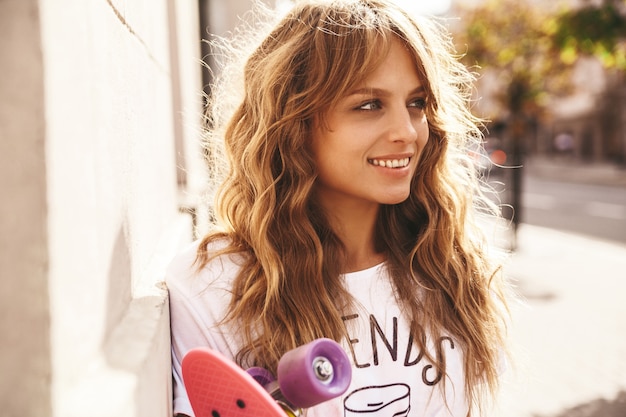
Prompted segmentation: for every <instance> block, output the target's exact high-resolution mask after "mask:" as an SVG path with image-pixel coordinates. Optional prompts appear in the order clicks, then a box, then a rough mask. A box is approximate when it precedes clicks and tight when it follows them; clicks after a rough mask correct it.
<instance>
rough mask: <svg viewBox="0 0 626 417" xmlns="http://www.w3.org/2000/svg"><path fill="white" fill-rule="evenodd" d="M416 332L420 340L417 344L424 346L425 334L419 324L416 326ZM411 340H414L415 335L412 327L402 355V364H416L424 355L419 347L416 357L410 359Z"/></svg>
mask: <svg viewBox="0 0 626 417" xmlns="http://www.w3.org/2000/svg"><path fill="white" fill-rule="evenodd" d="M418 332H419V334H418V337H419V338H420V340H421V343H419V344H418V346H426V334H425V333H424V329H422V327H421V326H418ZM413 340H415V335H414V334H413V329H411V332H410V333H409V343H408V345H407V347H406V355H405V356H404V366H414V365H417V364H418V363H419V362H420V361H421V360H422V358H423V357H424V352H423V351H422V349H421V348H420V350H419V351H418V353H417V357H416V358H415V359H413V360H411V352H413Z"/></svg>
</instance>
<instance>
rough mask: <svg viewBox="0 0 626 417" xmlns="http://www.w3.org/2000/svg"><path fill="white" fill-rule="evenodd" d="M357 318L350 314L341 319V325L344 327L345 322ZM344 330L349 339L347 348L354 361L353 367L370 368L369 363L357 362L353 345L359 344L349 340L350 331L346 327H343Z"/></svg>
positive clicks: (356, 341)
mask: <svg viewBox="0 0 626 417" xmlns="http://www.w3.org/2000/svg"><path fill="white" fill-rule="evenodd" d="M358 318H359V315H358V314H350V315H348V316H343V317H341V320H343V323H344V326H345V323H346V321H348V320H354V319H358ZM345 328H346V334H347V335H348V337H349V339H348V346H349V347H350V353H351V354H352V360H353V361H354V365H355V366H356V367H357V368H368V367H369V366H371V364H369V363H364V364H360V363H359V361H358V360H357V358H356V352H355V351H354V346H353V345H355V344H357V343H359V339H352V338H350V331H349V329H348V326H345Z"/></svg>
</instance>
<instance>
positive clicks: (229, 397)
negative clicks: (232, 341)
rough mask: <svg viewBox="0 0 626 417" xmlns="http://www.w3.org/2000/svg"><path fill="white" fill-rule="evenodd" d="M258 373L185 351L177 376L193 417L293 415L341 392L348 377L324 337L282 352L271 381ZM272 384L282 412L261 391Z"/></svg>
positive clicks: (344, 362) (213, 354)
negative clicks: (181, 376) (183, 383)
mask: <svg viewBox="0 0 626 417" xmlns="http://www.w3.org/2000/svg"><path fill="white" fill-rule="evenodd" d="M263 371H264V370H262V369H261V368H252V369H250V370H248V372H247V371H244V370H243V369H241V368H240V367H239V366H237V365H236V364H235V363H234V362H232V361H231V360H229V359H228V358H226V357H225V356H224V355H222V354H221V353H219V352H217V351H214V350H211V349H209V348H204V347H199V348H195V349H192V350H190V351H189V352H188V353H187V354H186V355H185V357H184V358H183V363H182V372H183V380H184V382H185V389H186V390H187V395H188V397H189V401H190V402H191V406H192V408H193V411H194V414H195V416H196V417H285V415H288V416H295V415H298V411H297V410H298V408H308V407H311V406H314V405H316V404H319V403H321V402H323V401H327V400H329V399H332V398H335V397H337V396H339V395H341V394H343V393H344V392H345V391H346V390H347V389H348V385H349V384H350V380H351V377H352V368H351V366H350V361H349V359H348V357H347V355H346V354H345V352H344V351H343V349H342V348H341V347H340V346H339V345H338V344H337V343H336V342H334V341H332V340H330V339H318V340H315V341H313V342H311V343H308V344H306V345H303V346H300V347H299V348H296V349H294V350H291V351H289V352H287V353H285V355H284V356H283V357H282V358H281V360H280V362H279V364H278V380H277V381H276V379H275V378H273V376H272V375H271V374H270V373H269V372H263ZM264 385H265V387H264ZM277 385H278V386H279V387H280V389H279V391H280V392H279V394H278V396H279V397H280V401H281V402H282V403H283V405H284V406H285V408H283V407H281V405H279V403H277V400H276V399H275V397H273V396H272V395H270V393H268V391H267V389H266V388H268V387H269V386H273V387H275V386H277ZM285 404H286V405H285ZM294 410H295V411H294Z"/></svg>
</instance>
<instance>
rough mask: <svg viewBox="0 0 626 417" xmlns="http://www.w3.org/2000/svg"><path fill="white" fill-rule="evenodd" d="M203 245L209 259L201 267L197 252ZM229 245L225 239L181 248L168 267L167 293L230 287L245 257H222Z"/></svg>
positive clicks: (236, 255) (227, 254)
mask: <svg viewBox="0 0 626 417" xmlns="http://www.w3.org/2000/svg"><path fill="white" fill-rule="evenodd" d="M202 245H206V247H205V248H203V249H204V250H206V253H207V255H208V259H209V260H208V262H207V263H206V264H205V265H201V264H200V263H199V259H198V251H199V249H200V248H201V247H202ZM228 245H229V241H228V240H227V239H218V240H215V241H212V242H209V243H208V244H206V243H203V241H202V240H196V241H194V242H192V243H190V244H189V245H187V246H186V247H184V248H183V249H182V250H181V251H180V252H178V254H177V255H176V256H175V257H174V258H173V259H172V261H171V262H170V264H169V266H168V267H167V270H166V276H165V282H166V284H167V287H168V288H169V289H170V291H171V290H176V289H178V290H181V291H183V292H189V291H194V290H195V289H198V290H199V289H202V288H204V289H206V288H207V287H209V286H216V285H217V286H222V285H224V286H226V287H230V283H231V282H232V279H233V278H234V277H235V276H236V275H237V272H238V271H239V269H240V268H241V263H242V261H243V259H244V257H243V255H242V254H238V253H225V252H224V251H225V250H226V249H227V248H228Z"/></svg>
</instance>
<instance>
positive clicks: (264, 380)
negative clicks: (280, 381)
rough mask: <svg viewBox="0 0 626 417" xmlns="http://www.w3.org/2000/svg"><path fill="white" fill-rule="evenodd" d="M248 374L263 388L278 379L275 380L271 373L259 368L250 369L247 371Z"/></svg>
mask: <svg viewBox="0 0 626 417" xmlns="http://www.w3.org/2000/svg"><path fill="white" fill-rule="evenodd" d="M246 372H247V373H248V375H250V376H251V377H252V378H254V380H255V381H256V382H258V383H259V384H261V386H262V387H265V386H267V385H268V384H269V383H270V382H274V381H276V378H274V375H272V373H271V372H270V371H268V370H267V369H265V368H261V367H259V366H254V367H252V368H248V369H246Z"/></svg>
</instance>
